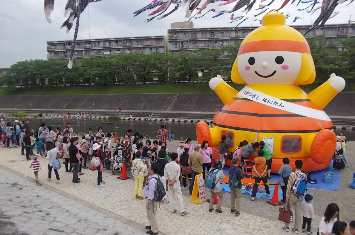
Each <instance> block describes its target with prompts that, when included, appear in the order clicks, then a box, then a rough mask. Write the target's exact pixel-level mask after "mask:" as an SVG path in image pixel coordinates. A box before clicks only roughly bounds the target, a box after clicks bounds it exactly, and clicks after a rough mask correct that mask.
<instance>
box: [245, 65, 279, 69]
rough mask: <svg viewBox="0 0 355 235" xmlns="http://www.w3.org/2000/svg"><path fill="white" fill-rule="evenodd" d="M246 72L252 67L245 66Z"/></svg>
mask: <svg viewBox="0 0 355 235" xmlns="http://www.w3.org/2000/svg"><path fill="white" fill-rule="evenodd" d="M282 67H283V66H282ZM245 70H250V66H245Z"/></svg>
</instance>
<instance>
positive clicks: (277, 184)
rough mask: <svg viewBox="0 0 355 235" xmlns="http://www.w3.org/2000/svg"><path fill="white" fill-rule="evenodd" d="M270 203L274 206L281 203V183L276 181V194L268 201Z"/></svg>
mask: <svg viewBox="0 0 355 235" xmlns="http://www.w3.org/2000/svg"><path fill="white" fill-rule="evenodd" d="M268 203H270V204H271V205H274V206H277V205H281V203H280V202H279V183H276V185H275V189H274V194H273V195H272V199H271V201H268Z"/></svg>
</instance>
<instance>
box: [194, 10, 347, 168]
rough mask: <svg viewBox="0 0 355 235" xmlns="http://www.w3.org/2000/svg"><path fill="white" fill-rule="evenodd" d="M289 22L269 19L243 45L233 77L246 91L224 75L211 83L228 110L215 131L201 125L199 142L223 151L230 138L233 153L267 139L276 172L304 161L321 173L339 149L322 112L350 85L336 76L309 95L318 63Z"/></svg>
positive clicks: (219, 117) (216, 119) (217, 121)
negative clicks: (244, 144)
mask: <svg viewBox="0 0 355 235" xmlns="http://www.w3.org/2000/svg"><path fill="white" fill-rule="evenodd" d="M285 21H286V19H285V16H284V15H282V14H279V13H276V14H267V15H265V16H264V17H263V20H262V26H261V27H260V28H257V29H255V30H254V31H252V32H251V33H250V34H249V35H248V36H247V37H246V38H245V39H244V41H243V42H242V44H241V46H240V48H239V52H238V57H237V58H236V60H235V62H234V65H233V68H232V72H231V77H232V81H233V82H234V83H237V84H246V86H245V87H244V88H243V89H242V90H240V91H239V92H238V91H236V90H235V89H234V88H232V87H231V86H229V85H228V84H227V83H226V82H225V81H223V79H222V78H221V77H220V76H217V77H214V78H212V79H211V80H210V83H209V85H210V88H211V89H212V90H214V91H215V92H216V94H217V95H218V97H219V98H220V99H221V100H222V102H223V104H224V107H223V108H222V110H221V111H219V112H218V113H217V114H216V115H215V117H214V119H213V122H214V126H213V127H212V128H209V127H208V125H207V124H206V123H203V122H200V123H198V124H197V127H196V132H197V139H198V142H199V143H201V142H202V141H203V140H207V141H208V142H209V143H210V145H212V146H218V143H219V141H220V140H221V137H222V136H223V135H225V136H226V137H227V140H228V141H229V143H231V145H230V148H229V151H234V149H235V148H236V147H237V146H238V144H239V143H240V142H241V141H243V140H247V141H248V142H249V143H250V142H254V141H258V142H259V141H261V140H264V142H267V144H268V145H269V148H272V149H271V152H272V159H273V161H272V169H271V170H272V172H277V171H278V170H279V168H280V167H281V165H282V164H283V163H282V159H283V158H284V157H288V158H289V159H290V164H291V166H292V167H293V168H294V162H295V160H297V159H301V160H302V161H303V163H304V164H303V168H302V170H304V171H316V170H321V169H324V168H326V167H327V166H328V164H329V163H330V160H331V157H332V156H333V153H334V150H335V145H336V136H335V134H334V132H333V131H332V130H330V128H331V127H332V126H333V124H332V122H331V120H330V118H329V117H328V115H327V114H326V113H325V112H324V111H323V108H324V107H325V106H326V105H327V104H328V103H329V102H330V101H331V100H332V99H333V98H334V97H335V96H336V95H337V94H338V93H339V92H340V91H342V90H343V89H344V87H345V81H344V79H343V78H341V77H338V76H336V75H335V74H332V75H331V76H330V78H329V79H328V81H327V82H325V83H324V84H322V85H321V86H319V87H318V88H317V89H315V90H313V91H312V92H310V93H309V94H307V93H305V92H304V91H303V90H302V89H301V88H300V87H299V85H306V84H311V83H313V82H314V80H315V76H316V73H315V67H314V62H313V59H312V56H311V52H310V48H309V46H308V43H307V41H306V39H305V38H304V37H303V36H302V34H301V33H299V32H298V31H296V30H295V29H293V28H291V27H289V26H286V25H285Z"/></svg>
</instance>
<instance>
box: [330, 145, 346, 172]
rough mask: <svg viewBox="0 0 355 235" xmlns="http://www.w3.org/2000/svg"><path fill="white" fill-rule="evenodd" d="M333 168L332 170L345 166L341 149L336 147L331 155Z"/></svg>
mask: <svg viewBox="0 0 355 235" xmlns="http://www.w3.org/2000/svg"><path fill="white" fill-rule="evenodd" d="M333 168H334V170H336V171H338V170H342V169H344V168H345V163H344V160H343V149H342V148H340V149H336V150H335V153H334V157H333Z"/></svg>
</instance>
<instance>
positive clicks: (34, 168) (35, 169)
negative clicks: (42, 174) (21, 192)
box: [31, 160, 40, 171]
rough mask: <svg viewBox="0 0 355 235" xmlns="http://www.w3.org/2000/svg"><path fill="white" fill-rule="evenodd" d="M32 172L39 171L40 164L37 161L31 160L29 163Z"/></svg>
mask: <svg viewBox="0 0 355 235" xmlns="http://www.w3.org/2000/svg"><path fill="white" fill-rule="evenodd" d="M31 166H32V167H33V171H39V166H40V162H39V161H38V160H33V161H32V163H31Z"/></svg>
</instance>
